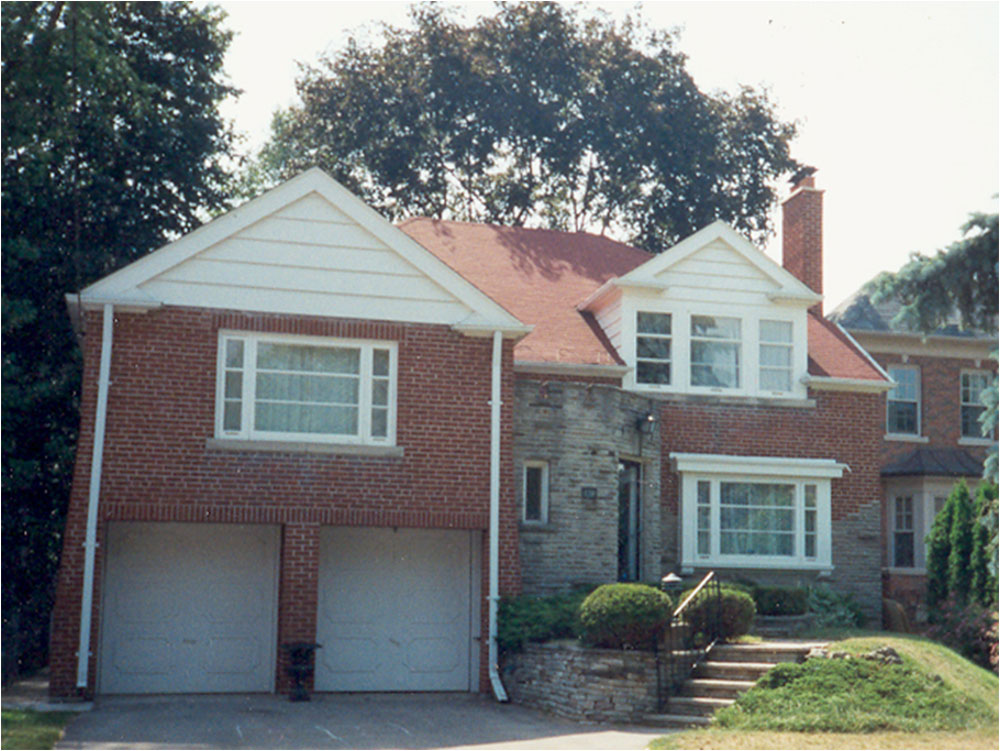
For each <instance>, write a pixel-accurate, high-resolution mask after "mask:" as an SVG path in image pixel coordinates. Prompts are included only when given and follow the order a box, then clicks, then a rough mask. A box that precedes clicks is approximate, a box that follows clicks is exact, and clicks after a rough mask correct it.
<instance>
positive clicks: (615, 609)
mask: <svg viewBox="0 0 1000 751" xmlns="http://www.w3.org/2000/svg"><path fill="white" fill-rule="evenodd" d="M672 610H673V603H672V602H671V601H670V598H669V597H668V596H667V595H666V594H664V593H663V592H661V591H660V590H658V589H656V588H655V587H650V586H648V585H646V584H603V585H601V586H600V587H598V588H597V589H595V590H594V591H593V592H591V593H590V594H589V595H588V596H587V599H585V600H584V601H583V604H582V605H581V606H580V638H581V639H582V640H583V641H584V642H585V643H587V644H589V645H591V646H595V647H608V648H611V649H622V648H625V647H629V648H632V649H648V648H650V647H651V646H652V645H653V643H654V642H655V640H656V638H657V636H658V634H659V632H660V629H661V628H662V627H663V625H664V624H665V623H666V622H667V621H668V620H670V615H671V612H672Z"/></svg>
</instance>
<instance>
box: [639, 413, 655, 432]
mask: <svg viewBox="0 0 1000 751" xmlns="http://www.w3.org/2000/svg"><path fill="white" fill-rule="evenodd" d="M655 424H656V415H654V414H653V413H652V412H647V413H646V414H644V415H642V416H641V417H637V418H635V429H636V430H638V431H639V432H640V433H642V434H643V435H649V434H650V433H652V432H653V426H654V425H655Z"/></svg>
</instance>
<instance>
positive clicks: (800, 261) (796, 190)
mask: <svg viewBox="0 0 1000 751" xmlns="http://www.w3.org/2000/svg"><path fill="white" fill-rule="evenodd" d="M781 206H782V217H781V257H782V265H783V266H784V267H785V268H786V269H787V270H788V271H790V272H791V273H792V274H794V275H795V276H796V277H797V278H798V279H800V280H801V281H803V282H804V283H805V285H806V286H807V287H809V289H811V290H812V291H813V292H818V293H819V294H823V191H822V190H819V189H818V188H817V187H816V178H815V177H813V176H812V175H811V174H809V175H806V176H804V177H802V178H800V179H799V180H798V182H796V183H795V186H794V187H793V188H792V194H791V195H790V196H789V197H788V198H786V199H785V202H784V203H783V204H782V205H781ZM809 310H811V311H813V312H815V313H817V314H819V315H823V303H822V302H819V303H816V305H813V306H812V307H811V308H809Z"/></svg>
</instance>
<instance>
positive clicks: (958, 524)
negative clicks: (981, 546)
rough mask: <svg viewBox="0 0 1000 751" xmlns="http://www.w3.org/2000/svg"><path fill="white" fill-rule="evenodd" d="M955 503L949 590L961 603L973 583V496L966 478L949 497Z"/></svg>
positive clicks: (952, 520) (950, 552)
mask: <svg viewBox="0 0 1000 751" xmlns="http://www.w3.org/2000/svg"><path fill="white" fill-rule="evenodd" d="M948 503H951V504H954V506H953V509H952V517H951V529H950V530H949V532H948V544H949V546H950V550H949V551H948V592H949V594H950V595H951V596H952V597H954V598H955V599H957V600H958V601H959V602H960V603H965V602H966V601H968V598H969V587H970V586H971V584H972V569H971V568H970V567H969V557H970V556H971V555H972V524H973V514H972V497H971V496H970V495H969V488H968V487H967V486H966V484H965V480H960V481H959V483H958V485H957V486H956V487H955V490H954V492H953V493H952V494H951V497H950V498H949V499H948Z"/></svg>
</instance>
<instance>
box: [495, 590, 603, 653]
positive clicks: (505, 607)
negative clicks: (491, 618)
mask: <svg viewBox="0 0 1000 751" xmlns="http://www.w3.org/2000/svg"><path fill="white" fill-rule="evenodd" d="M589 591H590V589H589V588H580V589H576V590H574V591H572V592H569V593H567V594H559V595H551V596H549V597H539V596H535V595H519V596H517V597H504V598H502V599H501V600H500V607H499V609H498V612H497V647H499V649H500V651H501V652H507V651H518V650H520V649H521V648H522V647H523V646H524V643H525V642H526V641H535V642H540V641H549V640H551V639H569V638H574V637H576V636H577V617H578V613H579V610H580V603H582V602H583V600H584V598H585V597H586V596H587V594H588V593H589Z"/></svg>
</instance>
